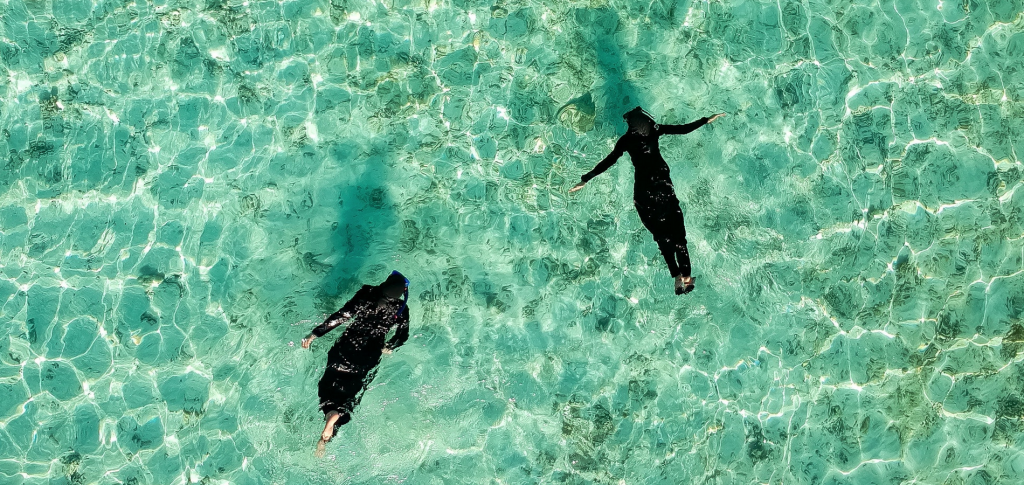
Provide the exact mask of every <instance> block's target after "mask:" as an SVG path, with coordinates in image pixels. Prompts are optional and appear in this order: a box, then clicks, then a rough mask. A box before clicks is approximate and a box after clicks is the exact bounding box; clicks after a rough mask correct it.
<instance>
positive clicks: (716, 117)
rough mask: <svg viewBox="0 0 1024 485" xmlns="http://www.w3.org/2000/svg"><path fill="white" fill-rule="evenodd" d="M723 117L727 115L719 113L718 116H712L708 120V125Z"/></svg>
mask: <svg viewBox="0 0 1024 485" xmlns="http://www.w3.org/2000/svg"><path fill="white" fill-rule="evenodd" d="M723 116H725V113H718V114H716V115H714V116H712V117H711V118H708V123H711V122H712V121H715V120H717V119H718V118H721V117H723Z"/></svg>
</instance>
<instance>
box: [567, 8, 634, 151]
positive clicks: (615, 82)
mask: <svg viewBox="0 0 1024 485" xmlns="http://www.w3.org/2000/svg"><path fill="white" fill-rule="evenodd" d="M572 15H573V18H574V19H575V21H576V25H577V26H578V28H579V29H580V33H581V35H582V36H583V38H584V39H586V41H587V42H588V43H589V44H590V47H591V48H592V49H593V51H594V58H595V60H596V62H597V68H598V71H599V72H600V74H601V80H600V81H598V83H597V85H595V86H594V87H593V93H594V101H595V103H596V104H597V109H598V113H597V117H598V118H599V119H601V120H604V121H605V122H608V123H612V124H613V125H615V126H617V127H618V126H621V127H622V128H623V129H624V128H625V122H623V121H621V120H622V115H623V114H624V113H625V112H626V111H629V110H630V109H633V108H634V107H636V106H641V105H643V101H644V99H643V98H642V97H641V96H640V94H639V92H638V91H637V89H636V86H634V85H633V83H632V82H630V81H628V80H627V79H626V69H627V66H626V63H625V60H624V59H623V55H622V49H621V48H620V47H619V44H618V42H617V41H616V39H615V32H616V31H617V30H618V28H619V13H618V12H617V11H615V10H614V9H612V8H609V7H600V8H579V9H576V10H574V11H573V13H572ZM616 131H618V130H616Z"/></svg>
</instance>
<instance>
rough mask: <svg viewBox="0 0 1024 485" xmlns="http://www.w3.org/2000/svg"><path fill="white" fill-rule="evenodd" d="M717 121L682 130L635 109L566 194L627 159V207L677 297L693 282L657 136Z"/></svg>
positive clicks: (682, 132) (679, 213)
mask: <svg viewBox="0 0 1024 485" xmlns="http://www.w3.org/2000/svg"><path fill="white" fill-rule="evenodd" d="M722 116H725V113H719V114H716V115H714V116H712V117H710V118H708V117H704V118H701V119H699V120H697V121H694V122H692V123H687V124H685V125H659V124H658V123H656V122H655V121H654V118H653V117H652V116H651V115H650V113H648V112H647V111H644V109H643V108H641V107H639V106H637V107H636V108H634V109H633V110H632V111H630V112H628V113H626V114H624V115H622V117H623V118H624V119H625V120H626V124H627V125H629V131H627V132H626V134H625V135H622V138H619V141H617V142H616V143H615V149H613V150H612V152H611V153H610V154H608V156H607V157H605V158H604V160H601V162H600V163H598V164H597V166H596V167H594V169H593V170H591V171H589V172H587V173H586V174H584V175H583V177H581V178H580V183H578V184H576V186H575V187H573V188H572V189H570V190H569V192H576V191H577V190H580V189H582V188H583V186H584V185H586V183H587V182H589V181H590V179H592V178H594V177H596V176H598V175H600V174H601V173H602V172H604V171H605V170H608V168H609V167H611V166H612V165H614V164H615V162H617V161H618V160H619V157H621V156H622V154H623V153H629V158H630V160H631V161H632V162H633V169H634V181H633V204H634V205H635V206H636V212H637V214H639V215H640V221H642V222H643V223H644V227H646V228H647V230H648V231H651V235H652V236H654V241H655V242H656V243H658V248H659V249H661V254H662V255H663V256H664V257H665V262H666V263H668V271H669V273H670V274H671V275H672V278H673V279H675V287H676V294H677V295H682V294H684V293H689V292H690V291H692V290H693V286H694V279H693V276H691V275H690V253H689V252H687V250H686V228H685V227H684V226H683V211H682V209H680V208H679V199H677V198H676V193H675V189H674V188H673V187H672V178H671V177H670V175H669V168H668V163H666V162H665V159H664V158H663V157H662V156H661V149H660V148H659V147H658V138H659V137H661V135H685V134H687V133H689V132H691V131H694V130H696V129H697V128H700V127H701V126H704V125H705V124H707V123H711V122H712V121H715V120H716V119H718V118H720V117H722Z"/></svg>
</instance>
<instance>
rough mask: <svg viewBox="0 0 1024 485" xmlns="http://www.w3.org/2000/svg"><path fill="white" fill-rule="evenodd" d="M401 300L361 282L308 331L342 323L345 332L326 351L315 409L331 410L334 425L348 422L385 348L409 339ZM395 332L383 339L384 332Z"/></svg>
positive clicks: (317, 331)
mask: <svg viewBox="0 0 1024 485" xmlns="http://www.w3.org/2000/svg"><path fill="white" fill-rule="evenodd" d="M403 306H404V305H403V304H402V300H399V299H386V298H385V297H384V295H383V292H382V290H381V289H380V288H378V287H376V286H369V285H364V286H363V287H362V288H361V289H360V290H359V291H357V292H356V294H355V296H353V297H352V299H351V300H349V301H348V303H346V304H345V306H343V307H342V308H341V310H338V311H337V312H335V313H334V314H333V315H331V316H329V317H327V319H326V320H324V323H322V324H320V325H319V326H317V327H316V328H315V329H313V335H315V336H317V337H323V336H324V335H325V334H327V332H330V331H331V330H334V329H335V328H337V327H338V326H339V325H341V324H342V323H343V322H345V321H349V322H351V323H349V325H348V327H347V328H345V332H344V333H342V334H341V337H340V338H338V341H337V342H335V343H334V346H333V347H331V350H330V351H329V352H328V353H327V368H326V369H324V375H323V377H321V378H320V409H321V410H322V411H323V412H324V414H325V415H326V414H329V413H330V412H331V411H336V412H337V413H338V414H339V415H340V417H339V418H338V421H337V423H336V424H335V427H337V426H341V425H343V424H345V423H347V422H349V420H351V416H350V414H351V412H352V410H353V409H354V408H355V407H356V405H357V404H359V399H360V398H361V397H362V391H363V389H364V388H365V386H366V385H367V384H369V383H370V381H371V380H373V374H374V368H376V367H377V364H378V363H380V358H381V355H383V353H384V349H389V350H394V349H396V348H398V346H400V345H402V344H403V343H405V341H406V339H408V338H409V308H408V307H404V308H403ZM392 328H395V334H394V336H393V337H391V339H390V340H388V341H386V342H385V339H386V338H387V334H388V332H389V331H391V329H392Z"/></svg>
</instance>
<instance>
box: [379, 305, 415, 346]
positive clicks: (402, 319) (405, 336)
mask: <svg viewBox="0 0 1024 485" xmlns="http://www.w3.org/2000/svg"><path fill="white" fill-rule="evenodd" d="M406 340H409V307H408V306H407V307H405V309H404V310H402V314H401V315H399V316H398V328H396V329H395V335H394V336H393V337H391V340H388V343H386V344H384V348H386V349H388V350H395V349H397V348H398V347H399V346H401V345H402V344H404V343H405V341H406Z"/></svg>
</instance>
